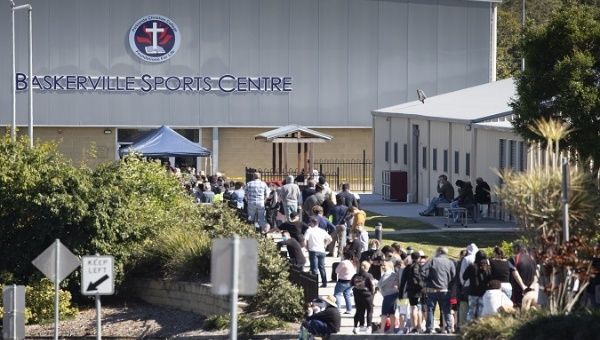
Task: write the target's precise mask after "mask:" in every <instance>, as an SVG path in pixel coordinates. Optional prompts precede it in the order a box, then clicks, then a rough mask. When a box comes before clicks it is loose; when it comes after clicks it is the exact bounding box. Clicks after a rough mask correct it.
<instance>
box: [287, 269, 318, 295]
mask: <svg viewBox="0 0 600 340" xmlns="http://www.w3.org/2000/svg"><path fill="white" fill-rule="evenodd" d="M290 281H291V282H292V283H293V284H295V285H297V286H300V287H302V289H303V290H304V303H309V302H310V301H312V300H314V299H316V298H318V297H319V280H318V276H317V275H314V274H313V273H311V272H304V271H301V270H299V269H297V268H295V267H293V266H290Z"/></svg>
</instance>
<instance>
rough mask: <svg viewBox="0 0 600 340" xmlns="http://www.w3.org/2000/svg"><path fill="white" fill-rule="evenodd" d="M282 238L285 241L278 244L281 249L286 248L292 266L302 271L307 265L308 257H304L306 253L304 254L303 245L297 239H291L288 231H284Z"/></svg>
mask: <svg viewBox="0 0 600 340" xmlns="http://www.w3.org/2000/svg"><path fill="white" fill-rule="evenodd" d="M282 236H283V240H282V241H281V242H279V243H278V246H279V249H281V248H282V247H284V246H285V248H286V249H287V253H288V256H289V261H290V265H292V266H294V267H295V268H296V269H298V270H302V269H303V268H304V264H305V263H306V257H304V253H303V252H302V245H300V243H299V242H298V241H297V240H296V239H294V238H292V237H290V233H289V232H287V231H284V232H283V235H282Z"/></svg>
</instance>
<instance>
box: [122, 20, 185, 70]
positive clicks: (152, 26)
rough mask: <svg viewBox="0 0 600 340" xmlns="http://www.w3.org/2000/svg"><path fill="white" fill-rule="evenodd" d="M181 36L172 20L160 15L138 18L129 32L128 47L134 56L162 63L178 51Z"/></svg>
mask: <svg viewBox="0 0 600 340" xmlns="http://www.w3.org/2000/svg"><path fill="white" fill-rule="evenodd" d="M180 43H181V36H180V33H179V28H178V27H177V25H176V24H175V23H174V22H173V20H171V19H169V18H167V17H164V16H162V15H148V16H145V17H142V18H140V19H139V20H138V21H136V23H135V24H134V25H133V26H132V27H131V30H130V31H129V45H130V46H131V49H132V51H133V53H135V55H137V56H138V57H139V58H140V59H143V60H145V61H148V62H154V63H156V62H162V61H165V60H167V59H169V58H171V57H172V56H173V55H174V54H175V53H176V52H177V50H178V49H179V44H180Z"/></svg>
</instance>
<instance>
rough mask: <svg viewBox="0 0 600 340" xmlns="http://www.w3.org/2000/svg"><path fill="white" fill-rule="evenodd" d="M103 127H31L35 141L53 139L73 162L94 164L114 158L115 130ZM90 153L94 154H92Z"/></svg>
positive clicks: (24, 132) (24, 130)
mask: <svg viewBox="0 0 600 340" xmlns="http://www.w3.org/2000/svg"><path fill="white" fill-rule="evenodd" d="M104 130H106V129H104V128H49V127H40V128H34V129H33V138H34V139H35V140H36V143H37V142H40V141H41V142H44V141H53V142H55V143H57V145H58V151H60V152H61V153H62V154H64V155H66V156H67V157H69V158H70V159H71V160H72V161H73V163H74V164H79V163H80V162H82V161H83V162H85V163H86V164H87V165H89V166H92V167H94V166H96V165H97V164H98V163H100V162H104V161H108V160H114V159H115V155H116V153H115V150H116V147H115V131H114V129H108V130H110V131H111V133H110V134H106V133H104ZM19 134H27V129H21V130H20V131H19ZM92 155H95V157H94V156H92Z"/></svg>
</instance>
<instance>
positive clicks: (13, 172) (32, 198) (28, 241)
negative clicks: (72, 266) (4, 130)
mask: <svg viewBox="0 0 600 340" xmlns="http://www.w3.org/2000/svg"><path fill="white" fill-rule="evenodd" d="M91 189H92V188H91V183H90V181H89V171H88V170H86V169H83V168H77V167H74V166H73V165H72V164H71V163H70V162H69V161H68V160H67V159H66V158H65V157H64V156H62V155H61V154H60V153H58V151H57V149H56V145H54V144H50V143H45V144H39V145H36V147H35V148H33V149H31V148H29V143H28V142H27V141H26V140H24V139H19V140H18V142H16V143H11V142H10V137H9V136H4V137H0V235H2V237H0V257H1V258H2V261H0V272H5V271H6V272H10V273H12V274H14V279H15V281H13V282H17V283H24V284H26V283H28V281H29V280H30V278H31V276H32V274H34V273H37V269H35V267H34V266H33V265H32V264H31V260H33V259H34V258H35V257H36V256H37V255H39V254H40V253H41V252H42V251H43V250H44V249H46V248H47V247H48V246H49V245H50V244H52V242H53V241H54V240H55V239H56V238H60V239H61V241H62V242H63V243H64V244H65V245H67V246H68V247H69V248H71V249H72V250H74V251H75V253H79V250H81V249H82V245H83V244H85V243H86V240H87V238H88V237H87V234H86V232H85V230H83V229H82V228H81V224H82V222H83V221H84V219H85V218H86V216H87V215H88V214H89V213H90V207H89V204H88V201H89V197H90V192H91Z"/></svg>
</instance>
